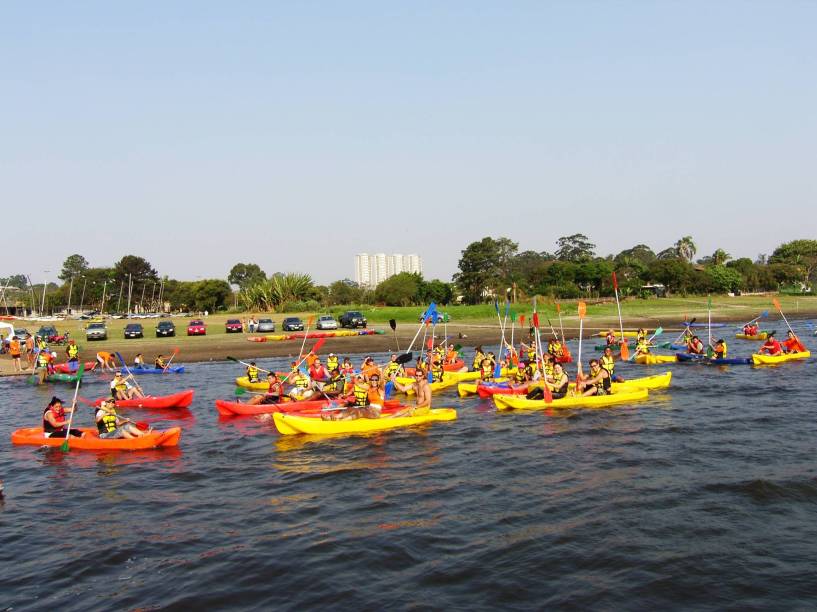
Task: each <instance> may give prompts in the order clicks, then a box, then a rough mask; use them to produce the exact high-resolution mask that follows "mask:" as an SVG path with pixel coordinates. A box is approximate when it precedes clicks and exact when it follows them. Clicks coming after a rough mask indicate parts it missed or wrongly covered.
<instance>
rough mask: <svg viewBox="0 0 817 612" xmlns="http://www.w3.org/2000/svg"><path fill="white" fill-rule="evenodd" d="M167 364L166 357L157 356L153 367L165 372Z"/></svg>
mask: <svg viewBox="0 0 817 612" xmlns="http://www.w3.org/2000/svg"><path fill="white" fill-rule="evenodd" d="M166 365H167V362H166V361H165V356H164V355H156V359H154V360H153V367H154V368H156V369H157V370H164V369H165V366H166Z"/></svg>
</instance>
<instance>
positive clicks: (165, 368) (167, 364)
mask: <svg viewBox="0 0 817 612" xmlns="http://www.w3.org/2000/svg"><path fill="white" fill-rule="evenodd" d="M178 354H179V347H178V346H177V347H175V348H174V349H173V354H172V355H171V356H170V359H168V360H167V363H166V364H165V367H164V368H163V369H162V374H164V373H165V372H167V369H168V368H169V367H170V362H171V361H173V358H174V357H175V356H176V355H178Z"/></svg>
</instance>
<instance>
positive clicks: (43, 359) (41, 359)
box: [37, 351, 51, 368]
mask: <svg viewBox="0 0 817 612" xmlns="http://www.w3.org/2000/svg"><path fill="white" fill-rule="evenodd" d="M49 363H51V355H50V354H49V353H47V352H45V351H40V354H39V355H38V356H37V366H38V367H41V368H47V367H48V364H49Z"/></svg>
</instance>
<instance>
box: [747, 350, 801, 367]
mask: <svg viewBox="0 0 817 612" xmlns="http://www.w3.org/2000/svg"><path fill="white" fill-rule="evenodd" d="M809 357H811V351H803V352H801V353H784V354H783V355H774V356H772V355H758V354H757V353H755V354H754V355H752V363H753V364H754V365H770V364H775V363H783V362H784V361H794V360H795V359H808V358H809Z"/></svg>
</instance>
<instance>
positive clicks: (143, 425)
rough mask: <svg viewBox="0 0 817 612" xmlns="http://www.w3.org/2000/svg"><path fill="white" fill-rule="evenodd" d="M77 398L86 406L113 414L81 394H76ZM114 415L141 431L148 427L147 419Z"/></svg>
mask: <svg viewBox="0 0 817 612" xmlns="http://www.w3.org/2000/svg"><path fill="white" fill-rule="evenodd" d="M77 400H79V402H80V403H81V404H85V405H86V406H90V407H91V408H94V409H95V410H102V411H103V412H107V413H108V414H113V413H112V412H111V411H110V410H104V409H103V408H102V407H101V406H97V405H96V404H95V403H94V402H92V401H91V400H89V399H87V398H84V397H82V396H81V395H79V396H77ZM116 416H118V417H119V418H120V419H122V420H123V421H127V422H128V423H133V424H134V425H136V426H137V427H138V428H139V429H141V430H142V431H147V430H148V429H150V423H148V422H147V421H131V420H130V419H126V418H125V417H123V416H120V415H119V414H117V415H116Z"/></svg>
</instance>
